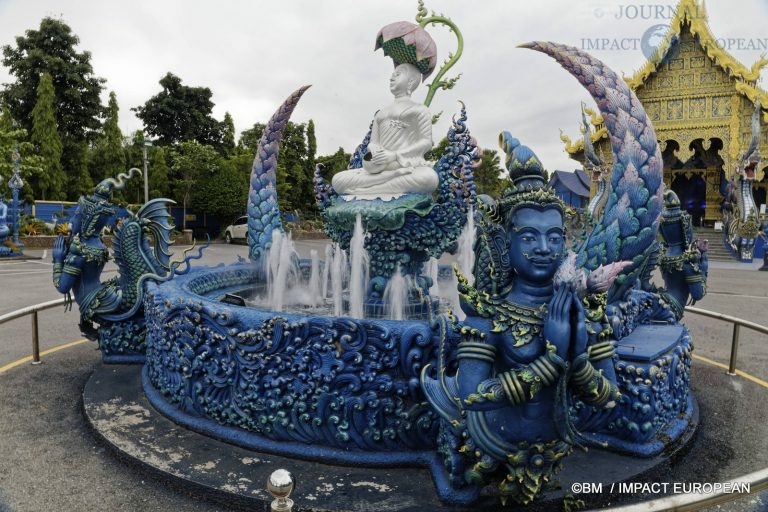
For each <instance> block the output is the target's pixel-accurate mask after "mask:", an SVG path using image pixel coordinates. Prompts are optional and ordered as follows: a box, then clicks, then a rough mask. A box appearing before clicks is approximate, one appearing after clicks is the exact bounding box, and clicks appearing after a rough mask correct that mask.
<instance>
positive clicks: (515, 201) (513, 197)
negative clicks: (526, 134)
mask: <svg viewBox="0 0 768 512" xmlns="http://www.w3.org/2000/svg"><path fill="white" fill-rule="evenodd" d="M499 145H500V146H501V147H502V149H503V150H504V152H505V153H506V154H507V157H506V167H507V171H508V173H509V178H510V180H511V181H512V185H511V186H510V187H508V188H507V189H506V190H505V191H504V192H503V193H502V195H501V198H500V199H499V200H498V202H497V203H496V207H495V209H496V212H495V213H496V215H497V216H498V217H499V220H502V219H503V220H508V218H509V216H510V215H511V214H512V213H513V212H514V211H515V210H517V209H518V208H520V207H523V206H529V207H533V208H542V207H546V208H556V209H557V210H559V211H560V213H564V212H565V204H564V203H563V202H562V200H560V198H559V197H557V195H555V193H554V192H552V190H550V189H549V188H548V187H547V183H546V173H545V171H544V166H543V165H542V164H541V161H540V160H539V158H538V157H537V156H536V153H534V152H533V150H531V148H529V147H528V146H524V145H522V144H520V141H519V140H517V139H516V138H515V137H513V136H512V135H511V134H510V133H509V132H502V133H501V134H500V135H499Z"/></svg>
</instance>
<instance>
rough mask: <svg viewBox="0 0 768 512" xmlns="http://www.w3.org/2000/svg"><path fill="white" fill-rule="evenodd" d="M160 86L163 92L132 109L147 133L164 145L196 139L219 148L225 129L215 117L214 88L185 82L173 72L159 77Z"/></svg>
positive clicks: (221, 144)
mask: <svg viewBox="0 0 768 512" xmlns="http://www.w3.org/2000/svg"><path fill="white" fill-rule="evenodd" d="M160 85H161V86H162V88H163V90H162V91H161V92H160V93H158V94H156V95H155V96H152V97H151V98H150V99H149V100H147V102H146V103H144V105H143V106H139V107H135V108H133V109H131V110H133V111H135V112H136V117H138V118H139V119H141V120H142V121H143V122H144V128H145V129H146V131H147V133H149V134H150V135H152V136H154V137H157V138H158V139H159V142H160V144H161V145H174V144H179V143H182V142H185V141H195V142H198V143H199V144H202V145H208V146H213V147H215V148H217V149H219V150H220V149H221V148H222V147H223V131H224V130H223V128H222V123H219V122H218V121H216V119H214V118H213V116H212V111H213V106H214V104H213V102H212V101H211V97H212V96H213V93H212V92H211V90H210V89H209V88H207V87H189V86H187V85H182V83H181V78H179V77H177V76H176V75H174V74H173V73H167V74H166V75H165V76H164V77H163V78H162V79H160Z"/></svg>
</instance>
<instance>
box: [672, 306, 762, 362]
mask: <svg viewBox="0 0 768 512" xmlns="http://www.w3.org/2000/svg"><path fill="white" fill-rule="evenodd" d="M685 311H686V313H693V314H694V315H701V316H706V317H708V318H714V319H717V320H723V321H725V322H730V323H732V324H733V335H732V336H731V355H730V358H729V363H728V375H736V359H737V357H738V355H739V329H740V327H742V326H743V327H746V328H747V329H752V330H753V331H757V332H761V333H763V334H768V327H766V326H764V325H760V324H756V323H754V322H750V321H748V320H742V319H741V318H736V317H735V316H730V315H724V314H722V313H716V312H714V311H708V310H706V309H699V308H694V307H691V306H686V308H685Z"/></svg>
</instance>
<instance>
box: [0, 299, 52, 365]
mask: <svg viewBox="0 0 768 512" xmlns="http://www.w3.org/2000/svg"><path fill="white" fill-rule="evenodd" d="M65 301H66V299H65V298H64V297H62V298H60V299H56V300H50V301H48V302H41V303H40V304H35V305H34V306H27V307H25V308H21V309H17V310H16V311H11V312H10V313H6V314H4V315H0V325H2V324H4V323H5V322H8V321H11V320H15V319H16V318H21V317H23V316H27V315H32V364H40V335H39V330H38V323H37V313H38V312H39V311H43V310H46V309H51V308H54V307H56V306H61V305H62V304H64V303H65Z"/></svg>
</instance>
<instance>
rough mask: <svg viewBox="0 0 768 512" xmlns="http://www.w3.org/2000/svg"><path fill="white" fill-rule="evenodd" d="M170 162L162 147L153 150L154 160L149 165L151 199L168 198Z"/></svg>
mask: <svg viewBox="0 0 768 512" xmlns="http://www.w3.org/2000/svg"><path fill="white" fill-rule="evenodd" d="M169 194H170V185H169V183H168V162H167V161H166V159H165V150H163V148H162V147H157V148H153V149H152V160H151V161H150V163H149V198H150V199H154V198H156V197H168V195H169Z"/></svg>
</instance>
